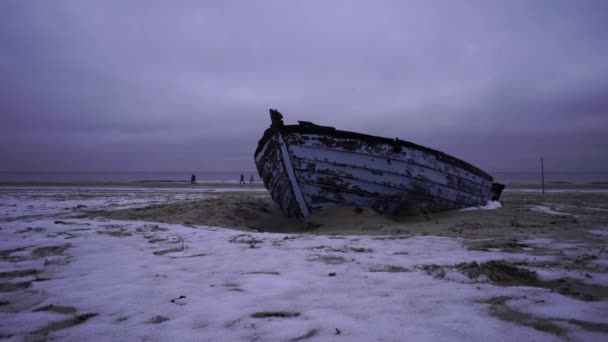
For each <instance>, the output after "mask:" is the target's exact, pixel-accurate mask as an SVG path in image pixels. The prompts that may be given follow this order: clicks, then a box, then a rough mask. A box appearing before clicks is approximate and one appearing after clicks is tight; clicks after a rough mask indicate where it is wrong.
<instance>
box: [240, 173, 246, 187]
mask: <svg viewBox="0 0 608 342" xmlns="http://www.w3.org/2000/svg"><path fill="white" fill-rule="evenodd" d="M239 184H245V175H244V174H242V173H241V181H240V182H239Z"/></svg>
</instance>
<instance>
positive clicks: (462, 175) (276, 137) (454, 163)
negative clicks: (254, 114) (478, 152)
mask: <svg viewBox="0 0 608 342" xmlns="http://www.w3.org/2000/svg"><path fill="white" fill-rule="evenodd" d="M271 118H272V125H271V127H270V128H269V129H267V130H266V132H264V136H263V137H262V139H261V140H260V142H259V144H258V149H257V151H256V153H255V162H256V165H257V168H258V172H259V174H260V177H261V178H262V180H263V181H264V185H265V186H266V188H267V189H268V190H269V191H270V193H271V196H272V198H273V199H274V200H275V202H277V203H278V205H279V206H280V207H281V209H282V210H283V212H284V213H285V214H286V215H288V216H290V217H298V218H306V217H307V216H308V215H309V214H310V213H311V212H314V211H318V210H323V209H327V208H332V207H340V206H361V207H368V208H372V209H374V210H376V211H378V212H380V213H384V214H395V213H398V212H403V211H405V212H416V211H419V210H428V211H443V210H450V209H458V208H464V207H471V206H476V205H481V204H485V203H486V202H487V201H488V200H489V199H490V198H491V197H492V196H493V194H492V184H493V183H492V177H491V176H489V175H488V174H486V173H485V172H483V171H481V170H479V169H478V168H476V167H474V166H472V165H470V164H468V163H466V162H464V161H462V160H459V159H457V158H454V157H452V156H449V155H447V154H445V153H442V152H439V151H436V150H432V149H430V148H426V147H423V146H419V145H416V144H413V143H410V142H407V141H401V140H396V139H395V140H393V139H387V138H382V137H374V136H369V135H365V134H360V133H354V132H346V131H339V130H336V129H334V128H332V127H324V126H317V125H314V124H312V123H308V122H300V123H299V124H298V125H287V126H286V125H284V124H283V121H282V115H281V114H280V113H278V112H276V111H273V110H271ZM501 190H502V186H498V191H497V193H498V194H497V195H499V194H500V191H501Z"/></svg>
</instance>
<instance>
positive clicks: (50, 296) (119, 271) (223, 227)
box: [0, 183, 608, 341]
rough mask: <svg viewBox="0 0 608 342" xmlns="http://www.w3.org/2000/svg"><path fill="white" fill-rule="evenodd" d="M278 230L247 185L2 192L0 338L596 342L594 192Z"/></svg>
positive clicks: (599, 223) (599, 216)
mask: <svg viewBox="0 0 608 342" xmlns="http://www.w3.org/2000/svg"><path fill="white" fill-rule="evenodd" d="M500 205H501V207H500V208H497V209H493V210H484V209H481V208H469V209H467V210H463V211H452V212H444V213H415V214H413V215H410V216H400V217H397V216H382V215H379V214H377V213H375V212H373V211H372V210H370V209H366V208H356V207H349V208H340V209H335V210H331V211H326V212H322V213H317V214H314V215H312V216H311V217H310V218H309V219H307V220H306V221H305V222H300V221H297V220H293V219H288V218H286V217H285V216H284V215H283V214H282V213H281V212H280V210H279V209H278V207H277V206H276V205H275V204H274V202H273V201H272V200H271V199H270V197H269V195H268V193H267V192H265V190H264V188H263V187H261V186H260V185H245V186H239V185H238V184H225V183H222V184H219V183H218V184H201V185H197V186H188V185H187V184H163V183H160V184H151V183H146V184H145V185H142V184H118V185H117V184H81V183H79V184H67V185H66V184H9V185H6V184H5V185H3V186H2V187H1V189H0V238H1V240H0V266H1V268H0V322H1V323H0V337H2V338H5V339H8V340H15V341H21V340H38V339H42V340H44V339H60V340H73V341H76V340H83V339H95V340H108V341H109V340H134V339H141V340H153V341H162V340H167V339H169V338H171V337H173V338H174V337H175V336H180V340H193V341H194V340H210V341H215V340H249V341H253V340H272V341H275V340H277V341H288V340H292V341H300V340H311V341H330V340H331V341H334V340H338V339H344V340H348V341H369V340H389V341H398V340H404V339H411V340H435V341H440V340H443V341H453V340H467V341H486V340H499V341H515V340H535V341H553V340H564V339H565V340H598V341H599V340H604V339H606V338H608V318H607V316H606V314H605V313H606V312H608V253H607V250H606V242H608V191H606V189H605V188H604V187H603V186H602V185H597V186H583V187H575V186H568V185H565V186H564V185H561V186H557V185H553V186H551V187H549V188H548V189H547V193H546V194H545V195H544V196H543V195H542V194H541V193H540V192H539V191H538V189H535V188H534V187H528V186H520V187H515V188H511V189H509V191H507V192H505V193H504V194H503V197H502V198H501V201H500Z"/></svg>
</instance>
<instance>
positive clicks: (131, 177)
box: [0, 171, 259, 182]
mask: <svg viewBox="0 0 608 342" xmlns="http://www.w3.org/2000/svg"><path fill="white" fill-rule="evenodd" d="M195 174H196V180H197V181H198V182H208V181H209V182H212V181H213V182H231V181H235V182H238V181H239V179H240V177H241V174H243V175H244V176H245V180H246V181H247V182H249V177H251V175H253V176H254V178H255V180H256V181H258V180H259V176H258V174H257V172H252V171H249V172H196V173H195ZM191 175H192V172H191V171H190V172H0V182H137V181H166V182H190V176H191Z"/></svg>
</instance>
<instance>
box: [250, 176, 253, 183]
mask: <svg viewBox="0 0 608 342" xmlns="http://www.w3.org/2000/svg"><path fill="white" fill-rule="evenodd" d="M249 184H253V175H251V178H249Z"/></svg>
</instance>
